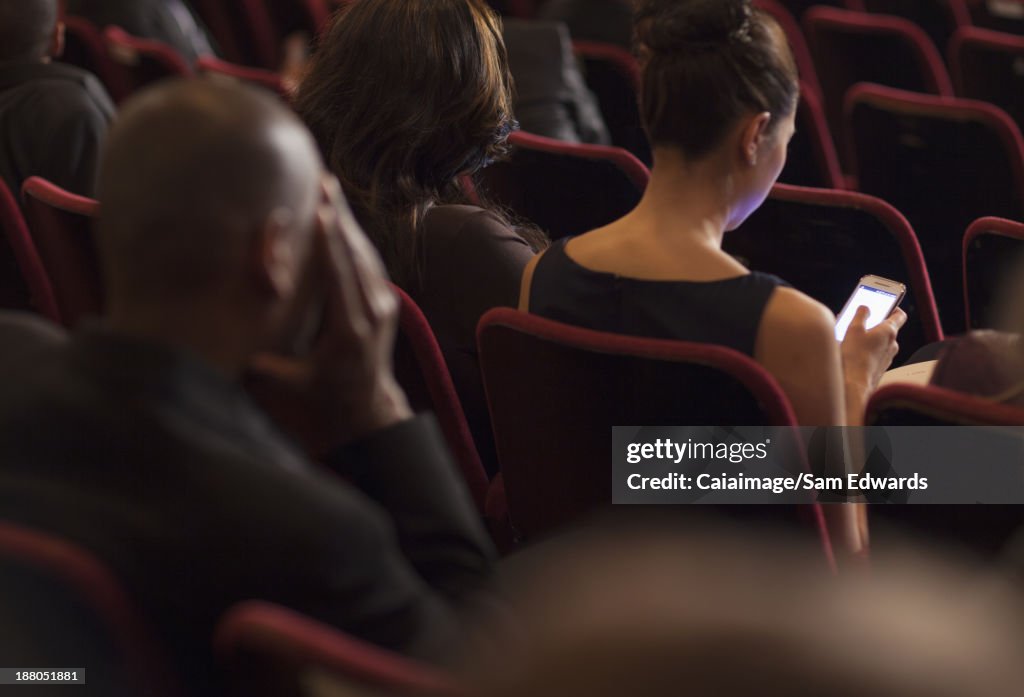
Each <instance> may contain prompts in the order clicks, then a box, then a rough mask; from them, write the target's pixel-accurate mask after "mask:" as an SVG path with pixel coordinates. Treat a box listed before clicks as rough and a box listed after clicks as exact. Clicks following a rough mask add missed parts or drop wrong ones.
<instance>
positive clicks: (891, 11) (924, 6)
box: [859, 0, 971, 53]
mask: <svg viewBox="0 0 1024 697" xmlns="http://www.w3.org/2000/svg"><path fill="white" fill-rule="evenodd" d="M859 1H860V2H862V3H863V5H864V9H865V10H867V11H868V12H872V13H875V14H886V15H896V16H897V17H903V18H905V19H909V20H910V21H911V22H913V23H914V24H916V25H917V26H919V27H921V29H923V30H924V32H925V33H926V34H927V35H928V37H929V38H930V39H931V40H932V43H933V44H934V45H935V48H936V49H938V51H939V52H940V53H945V51H946V47H947V46H949V40H950V38H951V37H952V36H953V33H954V32H956V30H957V29H959V28H961V27H966V26H970V24H971V13H970V11H969V10H968V9H967V4H966V3H965V2H964V0H859Z"/></svg>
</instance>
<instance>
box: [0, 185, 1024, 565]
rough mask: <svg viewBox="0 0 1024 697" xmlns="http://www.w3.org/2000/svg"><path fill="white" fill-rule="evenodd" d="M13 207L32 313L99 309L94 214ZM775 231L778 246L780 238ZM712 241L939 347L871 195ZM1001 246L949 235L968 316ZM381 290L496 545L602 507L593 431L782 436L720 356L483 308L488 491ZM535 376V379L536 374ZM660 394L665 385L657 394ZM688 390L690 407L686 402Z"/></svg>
mask: <svg viewBox="0 0 1024 697" xmlns="http://www.w3.org/2000/svg"><path fill="white" fill-rule="evenodd" d="M24 197H25V211H26V214H27V216H28V218H29V225H28V226H26V225H25V224H24V223H22V222H20V214H19V211H18V209H17V206H16V204H15V202H14V200H13V197H10V196H9V195H7V196H6V197H5V196H4V195H2V192H0V203H2V202H3V201H4V200H5V198H6V202H7V206H8V210H7V211H6V213H5V215H4V216H3V218H4V220H12V221H14V225H12V226H10V227H8V229H7V230H6V233H7V235H8V240H9V241H10V243H11V245H12V247H14V248H15V249H16V250H20V251H19V255H18V259H19V263H21V262H22V260H23V259H27V260H28V263H27V264H26V265H24V266H23V267H22V271H23V273H24V274H25V276H26V278H27V279H28V280H29V283H30V286H31V288H32V291H33V296H34V297H36V298H40V299H42V300H43V302H42V303H40V305H39V307H38V309H39V310H40V311H41V312H43V313H44V314H48V315H49V316H50V317H51V318H52V319H54V320H56V321H60V322H63V323H65V324H73V323H74V322H76V321H77V320H78V319H79V318H80V317H82V316H83V315H85V314H90V313H95V312H98V311H100V309H101V308H102V291H101V284H100V279H99V277H98V273H97V267H96V263H95V247H94V243H93V236H92V233H91V224H92V221H93V219H94V217H95V216H96V215H97V213H98V210H99V204H98V203H97V202H95V201H91V200H89V199H83V198H81V197H77V196H74V195H71V194H68V193H66V192H63V191H61V190H60V189H58V188H56V187H54V186H53V185H52V184H49V183H48V182H45V181H43V180H40V179H38V178H33V179H30V180H29V181H28V182H26V184H25V188H24ZM29 230H31V233H30V232H29ZM780 230H781V231H788V232H789V235H790V236H789V237H788V238H787V239H783V240H780V239H779V237H778V235H779V231H780ZM728 246H729V248H730V251H732V252H733V253H734V254H736V255H737V256H741V257H744V258H746V259H747V260H748V261H750V260H753V261H755V262H756V265H758V266H763V267H765V268H767V269H769V270H772V271H774V272H778V273H784V274H786V275H787V276H788V277H789V278H790V279H791V280H792V282H793V283H794V284H795V285H796V286H797V287H798V288H800V289H801V290H803V291H804V292H807V293H809V294H811V295H812V296H814V297H817V298H819V299H821V300H822V301H823V302H826V303H827V304H831V305H836V304H837V303H842V301H843V300H845V296H846V294H847V293H848V292H849V288H850V287H852V286H853V284H854V283H855V281H856V280H857V278H858V277H859V276H858V274H860V273H861V272H862V269H863V267H864V264H866V263H868V260H870V261H871V263H873V264H874V265H875V266H874V267H873V268H877V269H878V270H879V271H880V272H881V273H888V274H891V275H893V276H895V277H901V278H907V279H909V283H908V297H907V301H906V304H907V307H908V308H909V309H910V310H911V312H910V314H911V317H912V321H911V322H910V323H908V325H907V327H906V329H905V330H904V341H903V344H904V349H903V351H904V353H905V354H909V353H910V352H912V351H914V350H916V349H917V348H920V347H921V346H923V345H925V344H927V343H931V342H935V341H938V340H941V339H942V338H943V334H942V329H941V326H940V324H939V321H938V316H937V313H936V311H935V304H934V301H933V299H932V294H931V287H930V281H929V278H928V275H927V271H926V269H925V265H924V261H923V259H922V257H921V252H920V248H919V246H918V244H917V241H916V238H915V236H914V233H913V230H912V229H911V228H910V226H909V225H908V224H907V222H906V220H905V219H904V218H903V217H902V216H901V215H900V214H899V213H898V212H897V211H896V210H894V209H893V208H892V207H891V206H889V205H887V204H886V203H884V202H882V201H880V200H878V199H874V198H872V197H869V196H865V195H863V194H858V193H854V192H844V191H828V190H816V189H806V188H801V187H790V186H785V185H778V186H777V187H776V188H775V190H774V191H773V193H772V195H771V197H770V199H769V200H768V201H767V202H766V203H765V205H764V206H763V207H762V209H761V210H760V211H758V212H757V213H756V214H755V215H754V216H752V218H751V220H750V222H749V223H748V224H747V225H746V226H744V227H743V228H741V230H739V231H737V233H736V234H734V235H733V236H731V238H730V240H729V245H728ZM1011 248H1012V251H1014V252H1016V251H1019V250H1020V249H1024V225H1022V224H1020V223H1014V222H1011V221H1007V220H1002V219H994V218H986V219H982V220H979V221H977V222H976V223H974V224H973V225H972V226H971V227H970V228H969V230H968V231H967V234H966V236H965V237H964V243H963V250H964V273H965V279H966V280H965V282H966V285H967V288H968V289H970V290H972V291H973V292H974V293H977V294H978V295H977V296H978V297H981V298H983V299H984V300H983V301H982V302H979V303H976V304H975V305H974V307H976V308H977V309H976V313H977V314H978V316H985V313H986V312H989V311H990V307H988V306H987V305H985V304H984V303H991V302H992V301H993V297H994V295H995V292H996V291H995V289H994V285H993V284H994V283H995V281H996V280H997V279H998V278H999V276H1000V275H1004V274H1005V273H1006V272H1007V267H1006V264H1007V259H1009V258H1011V257H1012V256H1015V255H1014V254H1011V253H1010V250H1011ZM782 250H785V251H784V252H783V251H782ZM396 292H397V293H398V294H399V297H400V298H401V301H402V310H401V318H400V328H401V332H400V337H399V341H398V343H397V346H396V352H395V356H396V361H395V362H396V374H397V375H398V377H399V380H400V381H401V383H402V385H403V387H404V388H405V389H406V390H407V392H408V394H409V396H410V400H411V403H412V404H413V406H414V407H415V408H416V409H417V410H427V409H429V410H432V411H434V412H435V413H436V414H437V415H438V417H439V420H440V423H441V426H442V430H443V432H444V434H445V437H446V439H447V441H448V443H449V446H450V448H451V450H452V452H453V454H454V455H455V458H456V461H457V462H458V464H459V466H460V468H461V470H462V473H463V476H464V478H465V480H466V482H467V485H468V487H469V490H470V492H471V494H472V496H473V499H474V501H475V502H476V504H477V507H478V509H479V510H480V513H481V515H482V516H483V517H484V518H485V520H487V522H488V524H489V526H490V528H491V531H492V533H493V534H494V536H495V539H496V541H498V542H499V544H500V545H501V546H502V547H503V548H506V549H507V548H510V547H511V546H512V545H513V543H514V542H515V541H516V540H517V539H520V540H521V539H526V538H529V537H533V536H536V535H539V534H542V533H543V532H545V531H547V530H550V529H551V528H553V527H557V526H558V525H560V524H562V523H564V522H566V521H568V520H571V519H574V518H576V517H577V516H578V515H580V514H581V513H582V512H583V511H585V510H589V509H591V508H593V507H595V506H598V505H601V504H602V503H604V502H607V501H608V500H610V495H611V493H610V490H609V488H608V487H609V482H607V481H605V480H604V478H594V477H586V476H583V475H584V473H585V472H588V471H590V470H591V469H592V467H593V463H594V462H595V461H603V460H605V459H607V456H608V454H607V449H606V447H605V435H606V434H607V433H609V432H610V431H609V429H610V428H611V427H612V426H615V425H619V424H623V423H644V424H656V423H662V422H665V423H669V422H671V423H682V422H686V423H708V424H710V425H727V424H733V423H738V422H742V423H744V424H751V425H757V424H764V425H789V426H795V425H796V421H795V418H794V417H793V415H792V411H791V409H790V408H789V406H788V402H787V401H786V399H785V397H784V395H783V393H782V392H781V390H780V389H779V387H778V386H777V385H776V384H775V381H774V380H773V379H772V378H771V377H770V376H769V375H768V374H767V373H766V372H765V371H764V370H763V369H762V368H760V367H759V366H758V365H757V364H756V363H754V362H753V361H752V360H750V359H749V358H747V357H744V356H741V355H739V354H736V353H735V352H733V351H730V350H728V349H724V348H719V347H713V346H703V345H693V344H686V343H682V342H666V341H657V340H645V339H632V338H625V337H617V336H612V335H606V334H600V333H597V332H589V331H584V330H580V329H577V328H573V327H567V326H563V325H560V324H558V323H554V322H550V321H548V320H543V319H540V318H536V317H531V316H529V315H525V314H522V313H519V312H516V311H513V310H504V309H498V310H494V311H492V312H491V313H490V314H489V315H487V316H486V317H485V318H484V319H483V320H482V322H481V325H480V329H479V345H480V357H481V365H482V370H483V376H484V381H485V386H486V389H487V395H488V401H489V407H490V410H491V417H492V423H493V426H494V430H495V434H496V441H497V447H498V455H499V460H500V462H501V466H502V474H500V475H499V476H498V477H497V478H495V480H493V481H488V478H487V476H486V474H485V473H484V469H483V467H482V465H481V461H480V457H479V454H478V453H477V450H476V447H475V445H474V443H473V440H472V437H471V436H470V432H469V428H468V426H467V425H466V420H465V416H464V414H463V412H462V408H461V404H460V402H459V398H458V395H457V394H456V392H455V389H454V386H453V384H452V381H451V377H450V375H449V374H448V371H447V367H446V365H445V362H444V359H443V356H442V355H441V351H440V348H439V347H438V345H437V342H436V339H435V338H434V335H433V333H432V331H431V329H430V326H429V324H428V323H427V320H426V319H425V317H424V316H423V314H422V313H421V312H420V311H419V309H418V308H417V307H416V305H415V303H414V302H413V301H412V300H411V299H410V298H409V297H408V296H407V295H406V294H405V293H403V292H401V291H400V290H398V289H397V288H396ZM538 365H543V366H545V370H544V371H543V372H538V371H537V370H536V366H538ZM551 375H557V376H558V379H559V383H558V385H557V389H552V388H553V386H552V384H551V383H550V376H551ZM619 378H621V379H619ZM666 384H672V385H674V386H678V387H676V388H674V389H673V390H664V389H663V386H664V385H666ZM692 394H701V395H704V397H702V399H701V400H699V401H695V400H692V399H690V397H689V395H692ZM581 396H585V397H586V398H585V399H581ZM908 401H909V403H910V404H912V405H913V404H917V405H918V407H916V408H917V409H918V411H919V412H920V414H921V419H922V420H925V418H926V417H925V415H928V416H927V418H928V419H935V418H938V419H939V420H940V421H941V420H942V419H943V418H945V419H948V421H949V422H950V423H972V422H982V423H988V422H992V421H999V420H1000V419H1002V420H1003V421H1013V422H1015V423H1021V424H1024V411H1021V410H1017V409H1015V408H1013V407H1004V406H1000V405H996V406H993V405H990V404H988V403H986V402H982V401H980V400H976V399H973V398H970V397H965V396H961V395H956V394H954V393H948V392H946V391H943V390H937V389H933V388H926V389H918V390H910V391H909V392H908V391H907V389H905V388H887V389H884V390H881V391H880V392H879V393H878V394H877V395H876V396H875V398H874V399H873V400H872V403H871V405H870V406H869V415H868V418H869V420H874V422H876V423H886V422H887V420H888V419H889V418H890V417H889V416H887V414H889V413H890V412H891V411H893V410H895V409H896V407H895V406H891V405H890V402H895V403H898V407H899V408H898V410H899V412H900V413H901V414H903V416H901V417H900V419H903V421H906V420H907V419H908V417H907V416H906V412H907V411H908V407H907V406H906V404H907V403H908ZM909 410H910V412H913V411H914V409H913V408H910V409H909ZM936 413H939V414H941V415H942V416H940V417H936V416H935V414H936ZM892 418H895V417H892ZM524 419H525V420H528V422H529V423H528V424H527V423H524ZM595 449H596V450H595ZM541 480H543V482H544V485H543V486H540V482H541ZM581 482H589V484H586V485H581ZM513 526H514V527H513Z"/></svg>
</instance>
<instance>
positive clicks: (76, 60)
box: [61, 17, 289, 103]
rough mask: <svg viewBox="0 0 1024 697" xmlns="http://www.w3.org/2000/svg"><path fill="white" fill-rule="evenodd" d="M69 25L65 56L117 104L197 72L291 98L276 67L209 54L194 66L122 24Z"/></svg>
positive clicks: (73, 20)
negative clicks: (96, 80) (159, 83)
mask: <svg viewBox="0 0 1024 697" xmlns="http://www.w3.org/2000/svg"><path fill="white" fill-rule="evenodd" d="M65 25H66V27H67V30H66V45H65V49H64V55H63V56H62V58H61V60H63V61H65V62H67V63H70V64H72V65H76V66H78V67H80V68H82V69H84V70H88V71H89V72H91V73H93V74H94V75H96V76H97V77H98V78H99V79H100V81H101V82H102V83H103V85H104V86H105V87H106V88H107V92H109V93H110V96H111V98H112V99H113V100H114V101H115V102H116V103H120V102H123V101H124V100H125V99H127V98H128V96H130V95H131V94H132V93H133V92H135V91H136V90H138V89H141V88H143V87H145V86H146V85H149V84H151V83H153V82H156V81H157V80H162V79H165V78H171V77H189V76H191V75H193V73H195V72H198V73H200V74H214V75H225V76H227V77H231V78H234V79H238V80H242V81H244V82H248V83H252V84H257V85H260V86H262V87H265V88H267V89H269V90H271V91H273V92H275V93H277V94H279V95H280V96H282V97H283V98H286V99H287V98H288V95H289V91H288V89H287V87H286V85H285V84H284V81H283V79H282V77H281V76H280V75H279V74H278V73H276V72H274V71H272V70H264V69H262V68H255V67H249V66H246V65H239V64H235V63H231V62H228V61H224V60H221V59H219V58H216V57H215V56H203V57H201V58H200V59H199V60H198V61H197V62H196V64H195V66H191V65H189V64H188V63H187V62H186V61H185V60H184V59H183V58H182V57H181V56H180V55H178V53H177V52H176V51H175V50H174V49H172V48H171V47H170V46H168V45H166V44H164V43H162V42H160V41H152V40H149V39H140V38H138V37H135V36H132V35H130V34H128V33H127V32H125V31H124V30H122V29H120V28H119V27H106V28H104V29H102V30H101V29H100V28H98V27H96V26H95V25H94V24H92V22H90V21H89V20H87V19H83V18H81V17H67V18H65Z"/></svg>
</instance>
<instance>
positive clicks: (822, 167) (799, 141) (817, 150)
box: [779, 85, 846, 189]
mask: <svg viewBox="0 0 1024 697" xmlns="http://www.w3.org/2000/svg"><path fill="white" fill-rule="evenodd" d="M779 181H781V182H785V183H786V184H794V185H797V186H816V187H821V188H825V189H845V188H846V182H845V180H844V178H843V173H842V170H841V169H840V166H839V154H838V153H837V152H836V146H835V142H834V141H833V140H832V131H831V130H830V129H829V127H828V121H826V120H825V111H824V109H823V108H822V106H821V100H820V98H819V97H818V94H817V92H816V91H814V90H813V89H811V88H810V87H808V86H806V85H801V88H800V103H799V105H798V106H797V110H796V133H795V134H794V135H793V140H791V141H790V143H789V151H788V153H787V155H786V167H785V169H783V170H782V174H780V175H779Z"/></svg>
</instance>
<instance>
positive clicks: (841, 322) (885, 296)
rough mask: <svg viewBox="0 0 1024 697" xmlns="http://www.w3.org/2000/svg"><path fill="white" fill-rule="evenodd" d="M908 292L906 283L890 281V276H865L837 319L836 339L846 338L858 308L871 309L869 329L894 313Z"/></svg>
mask: <svg viewBox="0 0 1024 697" xmlns="http://www.w3.org/2000/svg"><path fill="white" fill-rule="evenodd" d="M906 294H907V287H906V286H905V285H903V284H902V283H898V282H896V281H890V280H889V279H888V278H882V277H881V276H865V277H864V278H862V279H860V282H859V283H858V284H857V288H856V290H854V291H853V295H851V296H850V299H849V300H847V301H846V305H844V306H843V311H842V312H840V313H839V319H838V320H837V321H836V341H842V340H843V339H845V338H846V330H847V329H849V328H850V322H852V321H853V316H854V315H855V314H857V308H859V307H861V306H865V307H867V308H868V310H870V311H871V315H870V316H869V317H868V324H867V327H868V329H871V328H872V327H876V326H878V325H879V324H881V323H882V321H883V320H884V319H885V318H886V317H888V316H889V315H890V314H892V311H893V310H894V309H896V306H897V305H899V304H900V303H901V302H902V301H903V296H904V295H906Z"/></svg>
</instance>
